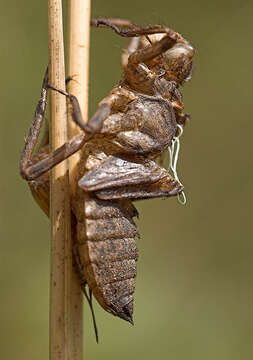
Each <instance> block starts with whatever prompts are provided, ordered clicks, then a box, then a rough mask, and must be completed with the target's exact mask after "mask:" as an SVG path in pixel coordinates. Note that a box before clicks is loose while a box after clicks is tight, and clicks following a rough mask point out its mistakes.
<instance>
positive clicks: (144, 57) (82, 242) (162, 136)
mask: <svg viewBox="0 0 253 360" xmlns="http://www.w3.org/2000/svg"><path fill="white" fill-rule="evenodd" d="M92 25H94V26H97V27H100V26H101V27H109V28H112V29H113V30H114V31H115V32H116V33H117V34H119V35H121V36H124V37H130V42H129V45H128V48H127V49H126V50H125V51H124V52H123V55H122V66H123V75H122V77H121V80H120V82H119V85H118V86H116V87H115V88H114V89H113V90H112V91H111V92H110V94H109V95H108V96H107V97H106V98H104V99H103V100H102V101H101V102H100V104H99V106H98V111H97V113H96V114H95V115H94V116H93V117H92V118H91V119H90V120H89V121H88V123H87V124H85V125H84V124H83V123H82V120H81V119H80V118H79V117H78V116H79V115H78V114H79V112H78V110H79V108H78V103H77V100H76V98H75V97H74V96H69V95H68V94H66V96H68V97H69V100H70V101H71V103H72V106H73V120H74V121H75V122H76V123H77V124H78V125H79V126H80V127H81V128H82V129H83V130H84V134H83V137H82V136H81V137H80V136H79V138H78V139H76V140H75V139H73V140H72V142H71V144H70V143H69V144H66V146H65V147H63V149H62V151H58V153H57V161H56V160H55V163H53V160H52V159H53V157H52V156H51V160H50V161H51V162H50V161H49V160H48V164H47V159H49V157H50V152H49V146H48V145H47V144H43V147H41V148H40V149H39V151H38V153H37V154H35V155H34V156H33V158H32V159H31V162H28V161H27V158H28V155H27V151H26V148H25V150H24V153H23V155H22V160H21V174H22V176H23V177H24V178H25V179H27V180H28V182H29V185H30V188H31V190H32V193H33V195H34V197H35V199H36V200H37V202H38V203H39V204H40V206H41V207H42V208H43V210H44V211H45V212H46V213H47V214H48V213H49V175H48V174H49V172H48V170H49V169H50V168H52V167H53V166H54V165H56V164H57V163H59V162H60V161H62V160H64V159H65V158H67V157H68V156H70V155H71V154H73V153H74V152H75V151H78V150H80V149H81V158H80V161H79V163H78V171H76V179H75V183H76V190H75V194H74V195H73V196H72V199H71V206H72V216H73V226H74V230H73V234H72V235H73V237H74V243H75V244H76V248H75V249H76V251H75V256H76V262H77V264H78V266H77V268H78V271H79V275H80V279H81V281H82V286H86V285H87V286H88V287H89V289H90V290H91V291H92V293H93V294H94V296H95V298H96V299H97V301H98V302H99V304H100V305H101V306H102V307H103V308H104V309H105V310H106V311H108V312H110V313H112V314H113V315H116V316H118V317H120V318H122V319H124V320H127V321H129V322H130V323H133V301H134V290H135V277H136V261H137V259H138V251H137V247H136V242H135V238H136V237H138V236H139V233H138V230H137V227H136V224H135V222H134V220H133V218H134V217H137V216H138V212H137V210H136V208H135V207H134V205H133V201H135V200H140V199H149V198H157V197H170V196H175V195H178V194H180V193H181V192H182V191H183V186H182V185H181V183H179V182H178V181H177V180H175V179H174V178H173V177H172V176H171V175H170V174H169V172H168V171H167V170H166V169H165V168H164V167H163V166H162V165H158V162H157V161H156V160H157V159H158V158H159V156H161V155H162V154H163V153H164V152H165V151H167V149H168V147H169V146H170V144H171V142H172V140H173V139H174V138H175V137H176V136H177V131H178V130H177V129H178V125H180V126H181V127H184V126H185V123H186V121H187V119H188V115H185V114H184V113H183V112H182V109H183V104H182V96H181V93H180V91H179V86H180V85H182V84H183V83H184V82H185V81H186V80H189V78H190V77H191V72H192V58H193V55H194V52H195V50H194V49H193V47H192V46H191V45H190V44H189V43H188V41H186V40H185V39H184V38H183V37H182V36H181V35H180V34H178V33H176V32H174V31H172V30H171V29H169V28H167V27H163V26H160V25H154V26H147V27H140V26H137V25H135V24H132V23H131V22H129V21H127V20H122V19H102V18H99V19H93V20H92ZM120 26H122V27H126V29H124V30H120V29H119V27H120ZM45 83H46V81H45V80H44V83H43V84H44V85H45ZM44 87H45V89H46V90H47V88H48V87H50V88H51V89H54V90H56V91H58V90H57V89H55V88H53V86H44ZM62 93H64V92H62ZM44 100H45V99H44ZM38 106H39V105H38ZM38 121H39V120H38ZM40 121H42V120H40ZM87 134H88V135H87ZM28 141H29V139H28V140H27V142H28ZM26 146H28V145H26ZM42 160H43V161H44V162H43V165H41V166H38V165H36V164H40V163H41V161H42ZM41 164H42V163H41ZM35 165H36V166H35Z"/></svg>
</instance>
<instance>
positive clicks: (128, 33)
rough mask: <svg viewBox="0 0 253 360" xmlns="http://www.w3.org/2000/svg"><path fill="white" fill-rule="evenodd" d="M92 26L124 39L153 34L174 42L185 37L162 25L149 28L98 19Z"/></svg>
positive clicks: (120, 21)
mask: <svg viewBox="0 0 253 360" xmlns="http://www.w3.org/2000/svg"><path fill="white" fill-rule="evenodd" d="M91 25H93V26H96V27H100V26H102V27H109V28H111V29H112V30H113V31H114V32H115V33H116V34H118V35H120V36H122V37H136V36H142V35H151V34H161V33H164V34H167V35H168V36H169V37H170V38H171V39H172V40H174V41H179V40H184V39H183V37H182V36H181V35H180V34H179V33H177V32H175V31H174V30H172V29H170V28H168V27H166V26H162V25H149V26H139V25H136V24H133V23H131V22H129V21H128V20H123V19H105V18H97V19H92V20H91ZM118 26H121V27H128V28H129V29H124V30H121V29H119V27H118Z"/></svg>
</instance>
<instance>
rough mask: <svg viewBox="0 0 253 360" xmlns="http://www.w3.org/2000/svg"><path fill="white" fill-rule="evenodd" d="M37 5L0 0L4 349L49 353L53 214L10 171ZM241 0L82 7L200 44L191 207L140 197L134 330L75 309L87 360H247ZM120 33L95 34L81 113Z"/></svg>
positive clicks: (188, 105) (38, 52)
mask: <svg viewBox="0 0 253 360" xmlns="http://www.w3.org/2000/svg"><path fill="white" fill-rule="evenodd" d="M46 3H47V2H46V1H44V2H42V1H32V0H26V1H25V2H24V1H20V0H19V1H18V0H9V1H3V0H1V1H0V29H1V43H0V47H1V58H0V64H1V88H0V94H1V107H0V113H1V144H0V146H1V152H0V156H1V178H0V189H1V190H0V191H1V217H0V221H1V226H0V231H1V251H0V304H1V306H0V349H1V350H0V351H1V359H5V360H13V359H19V360H27V359H36V360H42V359H43V360H44V359H47V357H48V298H49V222H48V219H47V218H46V217H45V215H44V214H43V213H42V212H41V211H40V209H39V208H38V207H37V205H36V204H35V203H34V201H33V199H32V197H31V195H30V192H29V190H28V187H27V185H26V184H25V182H24V181H22V180H21V179H20V177H19V157H20V153H21V150H22V147H23V139H24V135H25V133H26V132H27V130H28V127H29V124H30V122H31V119H32V116H33V111H34V107H35V104H36V101H37V99H38V96H39V93H40V84H41V79H42V75H43V72H44V69H45V67H46V65H47V4H46ZM252 12H253V3H252V2H251V1H239V2H238V1H226V0H220V1H217V0H215V1H200V0H199V1H187V0H181V1H177V2H176V1H168V0H166V1H165V0H156V1H151V0H139V1H136V0H135V1H134V0H128V1H119V0H108V1H98V0H94V1H92V16H114V17H116V16H119V17H125V18H129V19H131V20H133V21H134V22H136V23H139V24H153V23H154V24H156V23H162V24H166V25H168V26H170V27H172V28H173V29H175V30H177V31H179V32H180V33H182V34H183V35H184V36H185V37H186V38H187V39H189V40H190V41H191V42H192V44H193V45H194V46H195V47H196V49H197V55H196V60H195V71H194V74H193V78H192V81H191V82H189V83H187V84H186V85H185V87H184V89H183V93H184V104H185V111H186V112H187V113H191V115H192V120H191V123H190V124H189V126H187V128H186V130H185V133H184V136H183V142H182V151H181V154H180V163H179V175H180V177H181V180H182V182H183V183H184V185H185V188H186V192H187V197H188V203H187V205H186V206H181V205H179V204H178V202H177V200H176V199H169V200H152V201H151V200H150V201H146V202H140V203H138V204H137V207H138V209H139V212H140V220H139V221H138V226H139V227H140V231H141V234H142V238H141V239H140V240H139V241H138V247H139V252H140V258H139V261H138V276H137V288H136V296H135V314H134V315H135V316H134V317H135V326H134V327H131V326H130V325H128V324H126V323H124V322H123V321H121V320H119V319H117V318H114V317H112V316H110V315H109V314H107V313H105V312H104V311H103V310H101V309H100V308H99V307H98V306H96V308H95V310H96V315H97V322H98V326H99V332H100V344H99V345H96V343H95V339H94V334H93V328H92V322H91V318H90V314H89V309H88V306H87V305H85V310H84V314H85V324H84V327H85V334H84V346H85V352H86V356H85V359H105V360H106V359H119V358H120V359H122V360H125V359H136V358H139V359H140V358H145V359H146V360H148V359H154V357H160V358H162V359H164V358H168V359H173V360H174V359H177V360H185V359H187V360H198V359H199V360H200V359H201V360H203V359H205V360H209V359H210V360H211V359H216V360H238V359H244V360H246V359H252V355H253V345H252V331H253V310H252V309H253V282H252V256H253V252H252V250H253V246H252V190H251V188H252V185H251V184H252V175H253V172H252V150H251V148H252V135H251V134H252V131H253V124H252V76H251V74H252V57H253V49H252V30H253V26H252ZM124 46H125V41H124V39H121V38H119V37H117V36H116V35H115V34H114V33H112V32H110V31H109V30H102V29H101V30H100V29H95V30H92V35H91V71H90V113H92V112H94V110H95V109H96V104H97V103H98V101H99V100H100V99H102V98H103V97H104V96H105V95H106V94H107V93H108V92H109V91H110V89H111V88H112V86H114V85H115V84H116V83H117V81H118V79H119V77H120V73H121V70H120V66H119V60H120V54H121V51H122V49H123V48H124Z"/></svg>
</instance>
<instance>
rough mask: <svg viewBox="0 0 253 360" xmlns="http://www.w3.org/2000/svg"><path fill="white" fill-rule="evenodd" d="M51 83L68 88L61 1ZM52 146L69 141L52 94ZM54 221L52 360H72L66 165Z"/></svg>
mask: <svg viewBox="0 0 253 360" xmlns="http://www.w3.org/2000/svg"><path fill="white" fill-rule="evenodd" d="M48 45H49V82H50V83H51V84H52V85H54V86H55V87H57V88H60V89H64V88H65V71H64V46H63V25H62V2H61V0H48ZM50 102H51V107H50V143H51V148H52V150H54V149H56V148H57V147H59V146H61V145H62V144H63V143H65V142H66V141H67V117H66V99H65V97H64V96H62V95H60V94H58V93H56V92H54V91H50ZM50 219H51V273H50V334H49V336H50V348H49V359H50V360H69V359H70V358H71V357H70V353H71V346H70V344H69V342H68V341H66V339H67V338H68V336H69V331H70V327H69V321H68V319H69V318H70V316H71V314H69V313H68V311H69V309H70V308H71V307H70V306H69V305H68V303H69V302H70V298H71V293H70V287H69V286H68V281H67V279H68V273H67V272H66V268H67V266H66V263H68V262H69V261H72V255H71V253H66V252H67V251H69V249H70V246H69V244H70V243H71V232H70V198H69V183H68V169H67V163H66V161H63V162H62V163H60V164H59V165H57V166H56V167H55V168H54V169H53V170H52V171H51V183H50Z"/></svg>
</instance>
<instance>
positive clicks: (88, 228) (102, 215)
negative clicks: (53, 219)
mask: <svg viewBox="0 0 253 360" xmlns="http://www.w3.org/2000/svg"><path fill="white" fill-rule="evenodd" d="M84 215H85V216H84V217H83V218H82V219H78V225H77V237H78V243H79V246H78V248H79V256H80V261H81V263H82V265H83V271H84V276H85V278H86V281H87V284H88V286H89V288H90V289H91V290H92V292H93V294H94V296H95V297H96V299H97V301H98V302H99V303H100V305H101V306H102V307H103V308H104V309H105V310H107V311H109V312H110V313H112V314H114V315H116V316H119V317H121V318H123V319H125V320H127V321H129V322H131V323H132V322H133V320H132V315H133V294H134V289H135V277H136V261H137V258H138V253H137V248H136V243H135V239H134V238H135V236H138V230H137V228H136V225H135V223H134V221H133V219H132V218H133V217H134V216H137V215H138V213H137V210H136V209H135V207H134V206H133V204H132V202H131V201H129V200H123V201H118V200H117V201H103V200H99V199H97V198H96V197H95V195H93V194H85V196H84Z"/></svg>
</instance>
